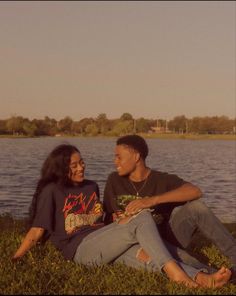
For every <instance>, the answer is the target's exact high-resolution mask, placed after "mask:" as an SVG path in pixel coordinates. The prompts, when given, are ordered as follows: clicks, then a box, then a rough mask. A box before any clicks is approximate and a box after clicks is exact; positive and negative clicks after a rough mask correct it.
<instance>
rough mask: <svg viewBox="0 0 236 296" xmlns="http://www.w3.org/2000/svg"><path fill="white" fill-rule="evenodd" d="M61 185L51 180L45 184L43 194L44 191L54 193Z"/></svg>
mask: <svg viewBox="0 0 236 296" xmlns="http://www.w3.org/2000/svg"><path fill="white" fill-rule="evenodd" d="M58 190H59V187H58V184H56V183H54V182H50V183H48V184H47V185H45V186H44V187H43V189H42V191H41V194H44V193H53V192H55V191H58Z"/></svg>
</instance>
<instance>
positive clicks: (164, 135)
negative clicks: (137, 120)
mask: <svg viewBox="0 0 236 296" xmlns="http://www.w3.org/2000/svg"><path fill="white" fill-rule="evenodd" d="M138 135H140V136H142V137H144V138H146V139H161V140H165V139H167V140H176V139H177V140H179V139H180V140H236V134H172V133H152V134H148V133H139V134H138ZM118 137H120V136H110V135H97V136H94V135H73V134H71V135H69V134H61V135H56V136H33V137H32V136H25V135H0V139H34V138H118Z"/></svg>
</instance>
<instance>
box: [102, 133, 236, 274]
mask: <svg viewBox="0 0 236 296" xmlns="http://www.w3.org/2000/svg"><path fill="white" fill-rule="evenodd" d="M116 144H117V145H116V148H115V165H116V172H113V173H111V174H110V175H109V177H108V179H107V183H106V186H105V190H104V201H103V202H104V210H105V212H106V216H105V222H106V223H110V222H111V221H112V220H114V219H116V218H118V217H119V215H120V213H121V207H120V205H121V204H122V205H124V204H125V199H126V201H127V200H128V201H129V200H131V201H130V202H129V203H128V204H127V205H126V206H125V207H124V209H125V214H127V215H133V214H136V213H138V212H139V211H141V210H142V209H147V208H150V209H153V217H154V219H155V220H156V222H157V224H158V229H159V231H160V234H161V236H162V237H163V238H164V239H165V240H167V241H169V242H171V243H174V244H175V245H177V246H180V247H182V248H186V247H187V246H188V245H189V244H190V242H191V239H192V236H193V233H194V232H195V231H196V230H197V229H198V230H200V231H201V232H202V233H203V234H204V235H205V236H206V237H207V238H208V239H210V240H211V241H212V242H213V243H214V244H215V245H216V246H217V247H218V248H219V249H220V250H221V252H222V253H223V254H224V255H226V256H227V257H229V258H230V260H231V263H232V271H233V273H232V274H233V278H234V280H235V270H236V240H235V239H234V237H233V236H232V235H231V234H230V233H229V232H228V231H227V229H226V228H225V227H224V226H223V224H222V223H221V222H220V220H219V219H218V218H217V217H216V216H215V215H214V214H213V212H212V211H211V210H210V209H209V208H208V207H207V206H206V205H205V204H204V203H203V202H202V201H201V200H200V198H201V196H202V192H201V190H200V189H199V188H198V187H197V186H195V185H193V184H191V183H189V182H186V181H184V180H183V179H181V178H180V177H178V176H177V175H174V174H168V173H164V172H160V171H156V170H152V169H150V168H149V167H147V166H146V163H145V159H146V157H147V155H148V146H147V143H146V141H145V140H144V139H143V138H142V137H140V136H138V135H128V136H124V137H121V138H119V139H118V140H117V143H116ZM119 204H120V205H119Z"/></svg>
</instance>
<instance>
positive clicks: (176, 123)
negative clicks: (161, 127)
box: [168, 115, 188, 133]
mask: <svg viewBox="0 0 236 296" xmlns="http://www.w3.org/2000/svg"><path fill="white" fill-rule="evenodd" d="M187 121H188V119H187V118H186V117H185V116H184V115H180V116H176V117H174V119H172V120H170V121H169V123H168V125H169V129H171V130H174V131H177V132H179V133H185V132H186V130H187Z"/></svg>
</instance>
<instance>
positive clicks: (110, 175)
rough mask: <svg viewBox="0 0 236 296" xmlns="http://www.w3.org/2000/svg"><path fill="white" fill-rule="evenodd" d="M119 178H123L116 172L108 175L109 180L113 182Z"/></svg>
mask: <svg viewBox="0 0 236 296" xmlns="http://www.w3.org/2000/svg"><path fill="white" fill-rule="evenodd" d="M118 178H121V177H120V176H119V175H118V173H117V172H116V171H114V172H111V173H110V174H109V175H108V179H110V180H113V179H118Z"/></svg>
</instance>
